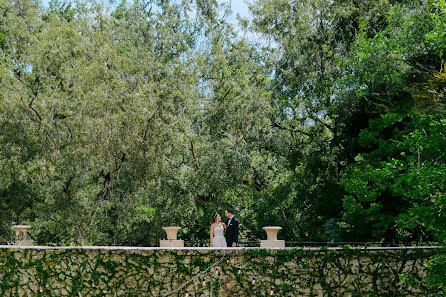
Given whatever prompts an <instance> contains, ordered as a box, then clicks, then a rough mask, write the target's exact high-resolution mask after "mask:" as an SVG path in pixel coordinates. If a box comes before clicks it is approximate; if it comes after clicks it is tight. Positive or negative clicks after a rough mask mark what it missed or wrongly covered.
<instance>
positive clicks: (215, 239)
mask: <svg viewBox="0 0 446 297" xmlns="http://www.w3.org/2000/svg"><path fill="white" fill-rule="evenodd" d="M233 212H234V211H233V210H232V209H231V208H227V209H226V210H225V216H226V217H227V218H228V220H227V222H226V224H225V223H222V222H221V217H220V215H219V214H218V213H216V214H215V215H214V217H213V219H214V223H213V224H212V225H211V247H236V246H237V243H238V234H239V231H238V221H237V219H236V218H235V217H234V215H233ZM225 230H226V232H225Z"/></svg>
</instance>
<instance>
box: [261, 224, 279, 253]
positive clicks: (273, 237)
mask: <svg viewBox="0 0 446 297" xmlns="http://www.w3.org/2000/svg"><path fill="white" fill-rule="evenodd" d="M280 229H282V227H276V226H267V227H263V230H265V231H266V238H267V240H261V241H260V247H261V248H284V247H285V240H277V233H278V232H279V230H280Z"/></svg>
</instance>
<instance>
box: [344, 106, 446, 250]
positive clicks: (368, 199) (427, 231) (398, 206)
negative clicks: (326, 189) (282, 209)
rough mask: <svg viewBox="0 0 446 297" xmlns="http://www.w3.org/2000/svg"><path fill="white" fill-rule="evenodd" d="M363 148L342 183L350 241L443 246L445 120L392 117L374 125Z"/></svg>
mask: <svg viewBox="0 0 446 297" xmlns="http://www.w3.org/2000/svg"><path fill="white" fill-rule="evenodd" d="M359 143H360V145H361V146H362V147H363V148H364V151H365V152H364V153H362V154H359V155H358V156H357V157H356V162H355V163H354V164H352V165H350V166H349V167H348V168H347V169H346V171H345V172H344V175H343V179H342V185H343V187H344V189H345V191H346V192H347V193H348V195H347V196H345V197H344V199H343V203H344V209H345V211H344V214H343V226H344V228H345V230H346V231H347V233H348V234H349V235H348V236H349V237H351V238H353V239H360V238H370V239H372V240H374V241H394V240H397V241H402V242H405V243H408V242H412V241H418V242H428V241H433V240H434V241H436V240H438V241H440V242H442V241H443V240H444V239H445V238H444V230H443V228H442V227H440V226H442V225H443V223H444V222H443V221H444V220H445V218H446V216H445V215H446V213H444V211H443V207H442V205H444V193H445V190H446V189H445V188H444V180H445V178H446V167H445V166H444V163H445V161H446V155H445V154H444V150H443V148H444V147H445V145H446V118H445V117H444V116H443V115H404V114H387V115H385V116H383V118H382V119H375V120H371V122H370V126H369V128H367V129H365V130H364V131H363V132H362V133H361V135H360V138H359Z"/></svg>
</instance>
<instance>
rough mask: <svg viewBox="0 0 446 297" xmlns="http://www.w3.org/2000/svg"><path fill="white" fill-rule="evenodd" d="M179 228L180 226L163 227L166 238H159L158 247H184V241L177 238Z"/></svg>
mask: <svg viewBox="0 0 446 297" xmlns="http://www.w3.org/2000/svg"><path fill="white" fill-rule="evenodd" d="M180 229H181V228H180V227H163V230H164V231H166V234H167V240H160V247H184V241H183V240H179V239H177V234H178V231H179V230H180Z"/></svg>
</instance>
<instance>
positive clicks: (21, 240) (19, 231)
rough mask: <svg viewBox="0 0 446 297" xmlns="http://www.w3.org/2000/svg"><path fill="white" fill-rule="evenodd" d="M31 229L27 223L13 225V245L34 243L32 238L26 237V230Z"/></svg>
mask: <svg viewBox="0 0 446 297" xmlns="http://www.w3.org/2000/svg"><path fill="white" fill-rule="evenodd" d="M29 229H31V226H29V225H14V226H12V230H14V231H15V243H14V244H15V245H20V246H31V245H34V240H31V239H30V238H29V237H28V230H29Z"/></svg>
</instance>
